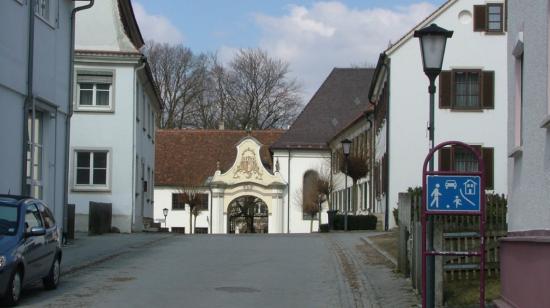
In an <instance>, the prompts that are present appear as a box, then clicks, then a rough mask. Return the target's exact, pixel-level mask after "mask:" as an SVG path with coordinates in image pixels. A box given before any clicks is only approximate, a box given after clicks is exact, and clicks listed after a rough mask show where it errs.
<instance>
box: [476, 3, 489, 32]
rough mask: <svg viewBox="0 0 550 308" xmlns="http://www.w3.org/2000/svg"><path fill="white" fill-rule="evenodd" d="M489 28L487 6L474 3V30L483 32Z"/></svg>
mask: <svg viewBox="0 0 550 308" xmlns="http://www.w3.org/2000/svg"><path fill="white" fill-rule="evenodd" d="M486 29H487V6H486V5H474V31H475V32H483V31H485V30H486Z"/></svg>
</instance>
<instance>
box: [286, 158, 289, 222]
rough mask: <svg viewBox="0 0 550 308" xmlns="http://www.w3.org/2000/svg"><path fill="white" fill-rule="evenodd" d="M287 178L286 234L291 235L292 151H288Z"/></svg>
mask: <svg viewBox="0 0 550 308" xmlns="http://www.w3.org/2000/svg"><path fill="white" fill-rule="evenodd" d="M287 178H288V194H287V199H286V204H287V210H286V233H290V149H289V150H288V168H287Z"/></svg>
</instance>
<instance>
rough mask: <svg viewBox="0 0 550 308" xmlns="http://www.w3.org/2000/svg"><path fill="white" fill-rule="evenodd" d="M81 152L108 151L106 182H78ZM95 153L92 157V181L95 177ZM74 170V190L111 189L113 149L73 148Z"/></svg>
mask: <svg viewBox="0 0 550 308" xmlns="http://www.w3.org/2000/svg"><path fill="white" fill-rule="evenodd" d="M79 152H89V153H99V152H101V153H107V170H106V175H105V177H106V179H105V184H77V183H76V180H77V171H78V168H77V165H78V161H77V160H78V159H77V157H78V153H79ZM93 165H94V161H93V155H91V157H90V167H89V168H90V182H91V181H92V179H93V176H94V174H93V169H94V168H93ZM72 166H73V172H72V177H73V180H72V183H73V187H72V189H73V191H110V190H111V170H112V150H111V149H110V148H75V149H73V164H72Z"/></svg>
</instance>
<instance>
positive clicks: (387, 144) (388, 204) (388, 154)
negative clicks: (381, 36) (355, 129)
mask: <svg viewBox="0 0 550 308" xmlns="http://www.w3.org/2000/svg"><path fill="white" fill-rule="evenodd" d="M389 61H391V60H390V59H388V62H387V63H384V66H385V67H386V71H387V72H388V73H387V77H386V78H387V79H386V82H387V83H386V86H387V87H388V90H387V93H388V98H387V101H388V105H387V106H386V165H385V166H384V169H386V170H385V171H386V177H385V178H384V182H385V183H384V185H385V186H386V211H385V215H384V216H385V217H384V219H385V220H386V223H385V225H384V230H385V231H388V229H389V228H388V225H389V223H390V213H389V210H390V99H391V96H390V93H391V92H390V85H391V81H390V80H391V79H390V77H391V70H390V64H391V62H389Z"/></svg>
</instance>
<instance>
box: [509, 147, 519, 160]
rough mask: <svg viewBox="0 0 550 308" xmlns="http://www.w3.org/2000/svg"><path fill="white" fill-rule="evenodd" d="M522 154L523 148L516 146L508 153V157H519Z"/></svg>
mask: <svg viewBox="0 0 550 308" xmlns="http://www.w3.org/2000/svg"><path fill="white" fill-rule="evenodd" d="M522 153H523V147H522V146H517V147H515V148H513V149H512V150H511V151H510V153H508V157H512V158H516V157H518V156H520V155H521V154H522Z"/></svg>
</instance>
